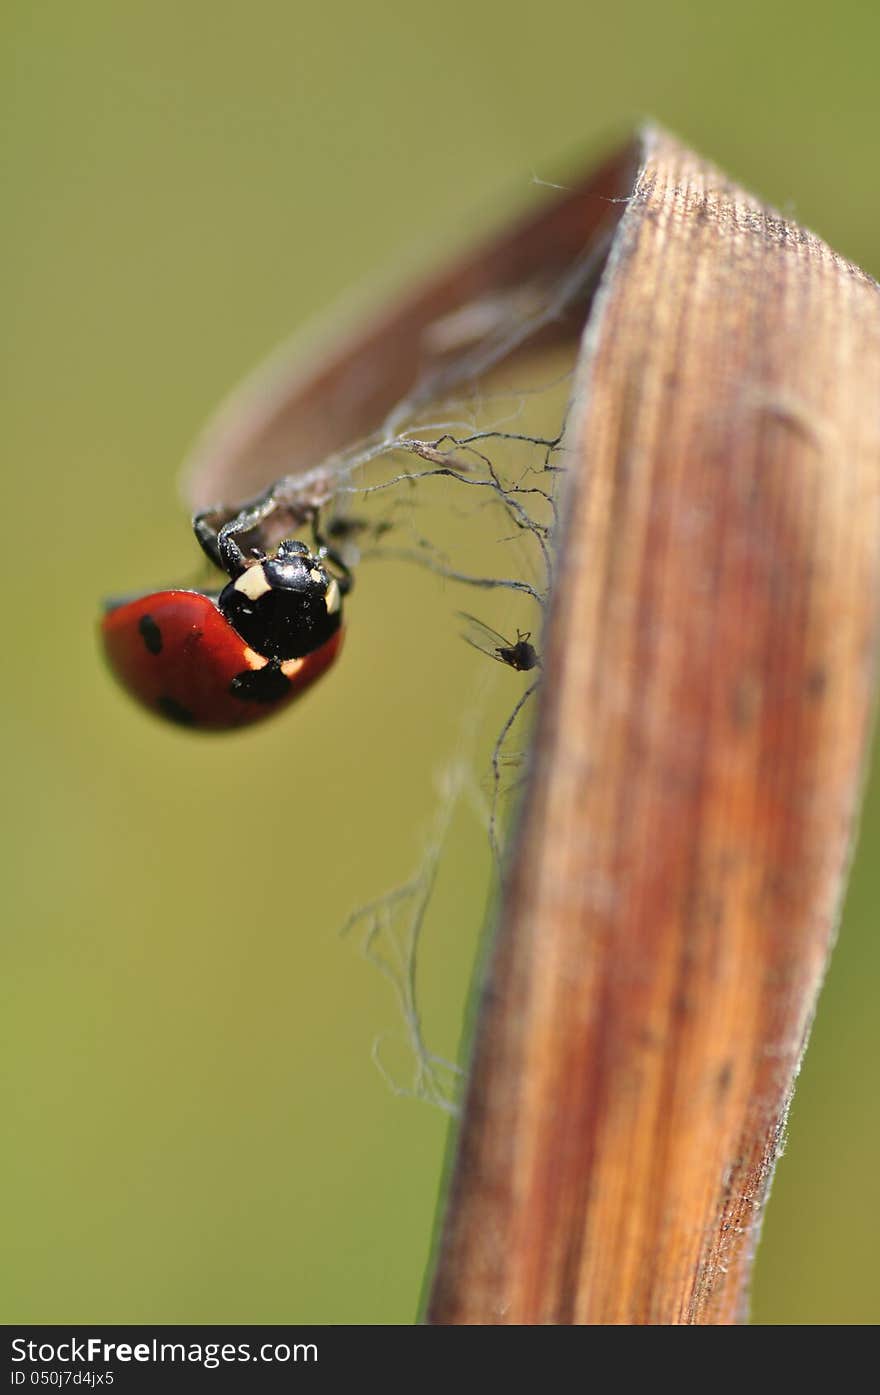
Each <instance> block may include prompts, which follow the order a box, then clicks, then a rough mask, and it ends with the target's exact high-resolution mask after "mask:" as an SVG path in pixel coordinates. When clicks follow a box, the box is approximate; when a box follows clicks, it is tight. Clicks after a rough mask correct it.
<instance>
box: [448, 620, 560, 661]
mask: <svg viewBox="0 0 880 1395" xmlns="http://www.w3.org/2000/svg"><path fill="white" fill-rule="evenodd" d="M458 613H459V617H460V619H462V620H466V621H467V630H466V631H465V632H464V634H463V636H462V638H463V639H466V640H467V642H468V644H472V645H473V647H474V648H475V649H479V651H480V653H481V654H488V656H489V658H490V659H495V660H496V661H497V662H498V663H499V664H507V666H508V668H512V669H514V671H515V672H516V673H529V672H530V671H531V670H532V669H533V668H539V667H540V665H541V660H540V659H539V658H538V654H537V650H536V649H535V646H534V645H533V644H532V643H530V641H531V634H529V633H526V634H523V632H522V630H517V632H516V640H515V641H514V640H510V639H505V638H504V636H503V635H500V634H499V633H498V631H497V630H493V629H492V628H491V626H489V625H484V624H483V622H482V620H478V619H477V617H476V616H475V615H468V614H467V613H466V612H465V611H463V610H460V611H459V612H458Z"/></svg>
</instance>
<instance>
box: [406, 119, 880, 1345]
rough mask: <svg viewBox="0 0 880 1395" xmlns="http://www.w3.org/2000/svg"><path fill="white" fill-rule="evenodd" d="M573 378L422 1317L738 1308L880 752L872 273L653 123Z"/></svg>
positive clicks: (722, 1319)
mask: <svg viewBox="0 0 880 1395" xmlns="http://www.w3.org/2000/svg"><path fill="white" fill-rule="evenodd" d="M577 392H578V396H577V404H576V409H575V410H576V424H575V432H576V453H577V468H576V470H575V471H574V472H573V474H574V478H573V479H572V487H571V496H570V499H569V501H568V520H567V529H566V536H565V541H564V546H563V552H562V558H561V562H560V568H559V584H558V586H557V590H556V595H555V599H554V604H553V607H552V614H551V621H550V625H549V634H548V639H547V641H546V642H545V652H546V656H547V657H546V668H547V677H546V687H545V691H544V694H543V700H542V704H541V712H540V718H539V723H538V730H537V737H536V746H535V752H534V765H533V775H532V780H531V784H530V786H529V790H528V793H527V795H526V798H525V801H524V812H523V817H522V822H521V826H520V828H519V833H518V838H517V842H516V847H515V850H514V854H513V857H512V861H511V868H510V877H509V881H508V884H507V887H506V892H505V896H504V907H503V912H502V916H501V923H500V925H499V927H498V932H497V940H496V945H495V953H494V959H493V962H492V964H491V967H490V971H489V977H488V982H487V984H486V987H485V992H484V995H483V1001H482V1007H481V1010H480V1015H479V1021H478V1025H477V1034H476V1042H475V1049H474V1055H473V1062H472V1067H471V1074H470V1084H469V1090H468V1097H467V1104H466V1109H465V1114H464V1119H463V1122H462V1126H461V1133H460V1139H459V1143H458V1157H457V1161H456V1164H455V1168H454V1176H453V1181H452V1188H451V1195H450V1199H449V1210H448V1215H447V1220H446V1225H445V1230H444V1233H443V1237H442V1242H441V1246H440V1251H439V1261H438V1267H437V1272H436V1276H435V1281H434V1288H433V1294H432V1297H431V1301H430V1317H431V1319H432V1320H433V1321H434V1322H447V1323H448V1322H453V1323H464V1322H479V1323H487V1322H509V1323H547V1322H550V1323H628V1324H633V1323H728V1322H734V1321H738V1320H741V1319H742V1318H743V1316H744V1309H745V1303H746V1288H747V1280H748V1273H749V1268H750V1264H751V1260H752V1255H753V1252H754V1248H755V1243H756V1240H757V1236H758V1231H759V1227H760V1219H761V1211H762V1207H763V1205H764V1201H765V1199H766V1195H767V1190H768V1187H769V1183H770V1179H771V1175H772V1171H773V1166H774V1161H775V1158H776V1156H777V1152H778V1149H779V1145H780V1137H781V1133H782V1130H783V1127H784V1123H785V1115H786V1110H787V1107H788V1102H789V1099H790V1095H791V1090H792V1085H793V1081H794V1077H795V1075H796V1072H797V1069H798V1065H799V1062H800V1058H801V1054H802V1052H803V1049H804V1044H805V1040H806V1036H807V1032H808V1029H809V1025H810V1021H811V1017H812V1014H813V1010H814V1005H815V1001H816V996H817V992H818V989H819V986H820V982H821V979H822V974H823V971H824V968H825V964H826V960H827V956H828V952H829V947H830V944H831V940H832V936H833V933H834V929H835V925H836V921H837V916H838V912H839V908H840V904H841V898H842V894H843V889H844V884H845V878H846V873H847V867H848V861H849V855H850V849H851V844H852V840H853V835H854V828H855V821H856V816H857V812H858V801H859V795H860V790H861V783H862V775H863V770H864V767H865V756H866V746H867V740H868V735H869V725H870V715H871V707H872V692H873V682H874V675H875V658H876V652H875V651H876V638H877V621H878V614H877V611H878V598H880V295H878V287H877V286H876V284H875V283H874V282H872V281H871V280H870V279H869V278H868V277H866V276H865V275H864V274H863V273H862V272H860V271H859V270H858V269H857V268H856V267H853V266H851V265H849V264H848V263H847V262H845V261H843V259H842V258H840V257H838V256H837V255H835V253H833V252H832V251H830V250H829V248H827V247H826V246H825V245H824V244H823V243H821V242H820V241H819V239H818V238H816V237H814V236H812V235H811V234H809V233H807V232H805V231H804V230H803V229H801V228H798V227H795V226H794V225H793V224H791V223H789V222H786V221H785V219H783V218H782V217H780V216H779V215H778V214H776V213H775V212H773V211H772V210H770V209H767V208H765V207H763V206H762V205H760V204H759V203H758V202H756V201H755V200H754V199H753V198H751V197H750V196H748V195H747V194H745V193H744V192H743V191H742V190H741V189H739V188H738V187H737V186H736V185H734V184H732V183H731V182H730V181H729V180H728V179H726V178H725V177H724V176H723V175H721V174H720V173H719V172H718V171H717V170H716V169H714V168H712V167H711V166H710V165H707V164H706V163H704V162H703V161H701V160H699V159H697V158H696V157H695V156H694V155H692V154H691V153H690V152H688V151H687V150H684V149H682V148H681V147H680V146H678V145H677V144H675V143H674V142H673V141H672V140H671V139H669V138H668V137H666V136H665V135H662V134H657V133H649V135H648V136H647V137H646V139H645V142H644V152H643V160H642V166H641V169H640V171H639V173H638V177H637V179H636V182H635V186H634V189H633V191H632V199H631V201H630V203H629V206H628V208H627V211H626V213H625V215H624V217H623V218H622V220H621V222H620V224H619V226H618V229H617V233H616V239H615V242H614V246H613V250H612V254H611V260H610V263H609V265H608V268H607V271H606V275H605V280H604V283H603V286H602V289H601V291H600V294H599V297H598V299H597V302H596V303H595V305H594V308H593V313H592V317H591V322H590V324H589V326H588V330H587V334H586V337H585V342H584V346H583V352H582V358H581V363H580V368H579V373H578V389H577Z"/></svg>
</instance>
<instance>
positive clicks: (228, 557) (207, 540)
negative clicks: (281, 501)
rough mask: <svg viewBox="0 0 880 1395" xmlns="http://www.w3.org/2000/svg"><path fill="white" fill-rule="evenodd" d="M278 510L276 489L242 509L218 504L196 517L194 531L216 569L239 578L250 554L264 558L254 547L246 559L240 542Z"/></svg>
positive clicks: (268, 491) (270, 490) (202, 511)
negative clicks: (239, 540) (240, 539)
mask: <svg viewBox="0 0 880 1395" xmlns="http://www.w3.org/2000/svg"><path fill="white" fill-rule="evenodd" d="M278 507H279V505H278V501H277V500H276V498H275V493H274V488H273V489H269V490H267V491H266V493H265V494H261V495H260V497H259V498H258V499H254V500H253V501H252V502H251V503H248V504H245V505H244V506H243V507H242V508H237V509H230V508H227V507H225V506H224V505H222V504H218V505H215V506H214V507H213V508H209V509H202V510H201V511H200V512H199V513H197V514H196V515H195V517H194V519H193V532H194V533H195V535H196V538H197V539H198V541H199V544H200V545H201V547H202V549H203V550H204V552H206V553H207V555H208V557H210V559H211V561H212V562H213V563H214V566H215V567H219V568H220V570H221V571H224V572H226V574H227V575H228V576H231V577H237V576H240V575H241V573H242V572H243V571H244V569H245V566H246V564H247V561H248V560H249V557H250V556H251V555H257V556H260V555H265V554H262V553H261V552H260V550H259V549H257V548H254V549H251V550H249V552H248V555H247V556H246V555H245V553H244V552H243V550H242V548H241V546H240V545H239V542H238V539H239V538H240V537H245V536H246V535H247V534H248V533H252V532H254V531H255V530H256V529H257V528H259V526H260V524H261V523H264V522H265V520H266V519H267V518H269V517H270V516H271V515H272V514H273V513H274V512H275V510H276V508H278Z"/></svg>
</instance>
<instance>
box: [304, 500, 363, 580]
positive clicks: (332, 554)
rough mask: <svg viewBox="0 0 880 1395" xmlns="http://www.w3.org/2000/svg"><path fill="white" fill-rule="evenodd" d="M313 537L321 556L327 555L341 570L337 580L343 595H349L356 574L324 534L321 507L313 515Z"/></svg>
mask: <svg viewBox="0 0 880 1395" xmlns="http://www.w3.org/2000/svg"><path fill="white" fill-rule="evenodd" d="M312 537H313V538H314V540H315V544H316V546H317V549H318V555H319V557H322V558H325V557H326V559H327V561H328V562H332V563H333V566H334V567H335V568H336V570H337V571H338V572H339V576H338V577H337V578H336V582H337V585H338V586H339V590H340V592H341V593H342V595H343V596H347V595H348V593H349V591H350V590H351V588H352V586H354V576H353V574H352V570H351V567H349V566H348V565H347V564H346V563H345V562H343V560H342V558H341V557H340V555H339V553H338V552H337V551H336V549H335V548H334V547H331V546H330V545H329V543H328V542H327V540H326V538H325V537H324V534H323V533H322V532H321V520H320V509H318V508H316V509H315V511H314V513H313V515H312Z"/></svg>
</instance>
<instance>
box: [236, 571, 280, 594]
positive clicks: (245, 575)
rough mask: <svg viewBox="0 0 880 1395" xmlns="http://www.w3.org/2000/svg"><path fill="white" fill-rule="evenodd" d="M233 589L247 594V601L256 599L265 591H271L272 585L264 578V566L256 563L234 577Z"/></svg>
mask: <svg viewBox="0 0 880 1395" xmlns="http://www.w3.org/2000/svg"><path fill="white" fill-rule="evenodd" d="M235 589H236V591H241V592H242V593H243V595H245V596H247V598H248V600H249V601H258V600H259V599H260V597H261V596H265V594H266V592H267V591H271V590H272V587H271V586H270V585H269V582H268V581H267V580H266V572H265V570H264V568H263V567H262V565H258V566H256V567H248V569H247V571H243V572H242V574H241V576H240V577H237V578H236V582H235Z"/></svg>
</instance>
